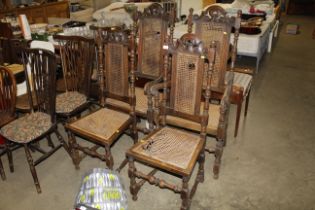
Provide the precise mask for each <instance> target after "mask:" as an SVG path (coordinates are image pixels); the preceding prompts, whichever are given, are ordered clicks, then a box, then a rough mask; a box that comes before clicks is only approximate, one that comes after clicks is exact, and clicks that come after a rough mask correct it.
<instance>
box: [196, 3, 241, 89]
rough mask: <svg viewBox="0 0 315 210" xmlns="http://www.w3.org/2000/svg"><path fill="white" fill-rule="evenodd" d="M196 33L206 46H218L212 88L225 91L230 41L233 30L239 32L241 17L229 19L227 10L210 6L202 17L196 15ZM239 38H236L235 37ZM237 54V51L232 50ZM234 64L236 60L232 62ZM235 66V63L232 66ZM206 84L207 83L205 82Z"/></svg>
mask: <svg viewBox="0 0 315 210" xmlns="http://www.w3.org/2000/svg"><path fill="white" fill-rule="evenodd" d="M193 19H194V23H195V33H196V35H197V36H198V38H199V39H200V40H202V41H203V43H204V45H205V46H210V44H211V43H212V42H213V41H215V42H216V43H217V44H216V46H217V56H216V60H215V66H214V72H213V75H212V81H211V88H212V89H213V90H219V91H220V90H221V91H223V90H224V86H225V84H224V77H225V72H226V69H227V65H228V64H227V63H228V59H229V58H230V55H231V54H230V52H231V51H230V39H231V33H232V28H233V27H235V31H237V32H238V31H239V27H240V16H239V15H238V16H237V17H229V16H227V13H226V12H225V10H224V9H223V8H222V7H220V6H217V5H214V6H210V7H208V8H207V10H205V11H203V12H202V13H201V15H200V16H198V15H194V17H193ZM234 37H235V38H237V37H236V36H234ZM232 53H235V55H232V56H234V57H235V56H236V50H232ZM232 62H234V59H233V60H232ZM231 65H232V66H234V63H232V64H231ZM204 83H205V82H204Z"/></svg>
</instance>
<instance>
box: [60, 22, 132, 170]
mask: <svg viewBox="0 0 315 210" xmlns="http://www.w3.org/2000/svg"><path fill="white" fill-rule="evenodd" d="M92 29H93V30H95V33H96V37H95V40H96V44H97V58H98V80H99V86H100V90H99V93H100V97H99V98H100V101H99V105H100V107H101V108H100V109H98V110H97V111H95V112H93V113H91V114H88V115H86V116H84V117H82V118H80V119H78V120H75V121H73V122H71V123H68V124H66V129H67V131H68V134H69V146H70V149H71V154H72V158H73V162H74V163H75V166H76V168H79V163H80V161H81V160H82V158H83V157H84V155H85V154H88V155H91V156H94V157H98V158H100V159H101V160H103V161H105V162H106V165H107V167H108V168H110V169H113V166H114V159H113V156H112V154H111V146H112V145H113V144H114V142H115V141H116V140H117V139H118V138H119V137H120V136H121V135H122V134H123V133H125V132H128V134H129V135H130V136H132V138H133V140H134V142H137V140H138V133H137V125H136V124H137V119H136V111H135V107H136V96H135V86H134V83H135V31H134V30H131V34H130V31H128V30H124V29H123V28H120V27H116V28H101V27H92ZM134 29H135V26H134ZM129 54H130V56H129ZM129 61H130V62H129ZM109 99H114V100H119V101H121V102H123V103H127V104H128V105H129V112H128V113H126V112H125V110H122V109H121V107H119V106H114V105H113V104H110V103H109V102H108V101H109ZM78 136H80V137H81V138H83V139H86V140H88V141H90V142H92V143H95V146H93V147H91V148H88V147H86V146H82V145H80V144H79V143H78V141H77V139H78V138H77V137H78ZM100 146H101V147H102V148H104V153H100V152H97V148H99V147H100ZM79 151H82V152H84V153H85V154H84V153H83V154H81V155H80V154H79ZM124 163H126V161H124ZM124 163H123V164H122V165H124ZM121 167H122V166H121Z"/></svg>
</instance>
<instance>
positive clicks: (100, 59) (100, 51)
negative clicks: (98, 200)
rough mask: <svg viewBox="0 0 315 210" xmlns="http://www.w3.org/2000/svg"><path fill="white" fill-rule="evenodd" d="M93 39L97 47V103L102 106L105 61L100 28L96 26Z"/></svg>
mask: <svg viewBox="0 0 315 210" xmlns="http://www.w3.org/2000/svg"><path fill="white" fill-rule="evenodd" d="M91 29H93V28H91ZM95 41H96V47H97V68H98V69H97V70H98V71H97V72H98V82H99V86H100V88H99V95H100V97H99V103H100V105H101V106H102V107H104V106H105V88H104V87H105V78H104V75H105V68H104V65H105V63H104V62H105V61H104V45H103V38H102V29H101V28H96V33H95Z"/></svg>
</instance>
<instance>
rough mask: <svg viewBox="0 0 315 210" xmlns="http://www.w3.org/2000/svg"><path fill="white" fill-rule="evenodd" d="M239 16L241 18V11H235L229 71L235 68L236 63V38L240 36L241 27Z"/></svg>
mask: <svg viewBox="0 0 315 210" xmlns="http://www.w3.org/2000/svg"><path fill="white" fill-rule="evenodd" d="M241 16H242V11H241V10H238V11H237V16H236V17H235V22H234V29H235V30H234V40H233V46H232V47H233V49H232V58H231V71H233V70H234V68H235V61H236V55H237V43H238V38H239V35H240V27H241Z"/></svg>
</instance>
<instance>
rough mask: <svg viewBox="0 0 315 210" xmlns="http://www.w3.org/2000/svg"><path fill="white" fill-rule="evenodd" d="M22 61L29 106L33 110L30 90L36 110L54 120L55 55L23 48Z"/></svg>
mask: <svg viewBox="0 0 315 210" xmlns="http://www.w3.org/2000/svg"><path fill="white" fill-rule="evenodd" d="M23 63H24V66H25V67H24V69H25V76H26V85H27V92H28V98H29V102H30V107H31V109H32V111H34V106H33V99H32V96H31V92H33V94H34V95H35V97H36V101H37V106H36V108H37V110H39V111H41V112H45V113H47V114H49V115H51V117H52V121H53V122H55V116H54V114H55V106H56V57H55V55H54V54H53V53H52V52H50V51H47V50H43V49H38V48H33V49H25V50H24V53H23Z"/></svg>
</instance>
